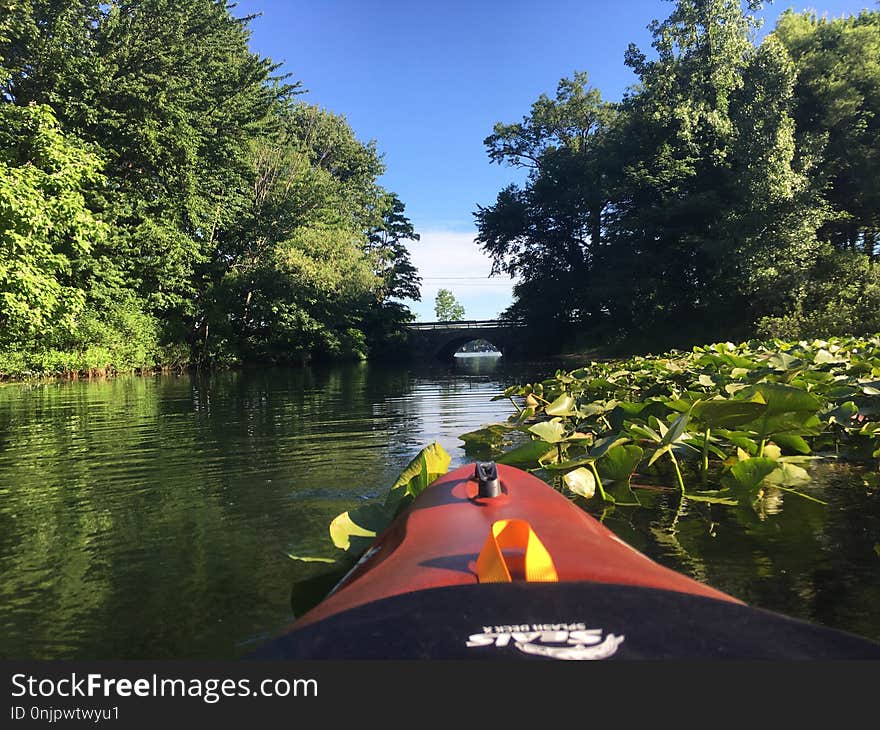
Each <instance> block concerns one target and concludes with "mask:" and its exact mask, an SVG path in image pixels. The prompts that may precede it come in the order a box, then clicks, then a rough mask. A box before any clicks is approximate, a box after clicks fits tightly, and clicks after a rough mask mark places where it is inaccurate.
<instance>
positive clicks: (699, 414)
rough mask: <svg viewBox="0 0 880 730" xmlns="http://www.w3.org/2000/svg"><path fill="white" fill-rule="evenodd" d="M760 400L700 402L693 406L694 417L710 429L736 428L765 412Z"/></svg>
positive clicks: (765, 408) (765, 407)
mask: <svg viewBox="0 0 880 730" xmlns="http://www.w3.org/2000/svg"><path fill="white" fill-rule="evenodd" d="M761 400H763V399H761ZM761 400H757V401H752V400H740V399H732V398H731V399H728V400H708V401H700V402H699V403H697V404H696V405H695V406H694V416H695V417H696V418H698V419H700V420H701V421H704V422H705V423H706V424H708V425H709V426H711V427H712V428H717V427H721V428H737V427H738V426H742V425H744V424H746V423H751V422H752V421H754V420H755V419H756V418H758V417H759V416H760V415H761V414H762V413H764V411H766V410H767V404H766V403H763V402H761Z"/></svg>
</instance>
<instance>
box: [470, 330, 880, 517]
mask: <svg viewBox="0 0 880 730" xmlns="http://www.w3.org/2000/svg"><path fill="white" fill-rule="evenodd" d="M498 397H499V398H510V400H511V402H512V403H513V405H514V407H515V408H516V412H515V413H514V414H513V415H512V416H511V418H510V419H509V421H508V422H506V423H499V424H493V425H490V426H487V427H485V428H483V429H480V430H478V431H474V432H471V433H467V434H463V435H462V436H461V437H460V438H461V439H462V440H463V441H464V442H465V448H467V449H468V450H469V451H470V452H472V453H474V454H477V455H480V456H482V457H484V458H487V457H491V458H495V459H496V460H497V461H498V462H500V463H508V464H516V465H519V466H522V467H528V468H532V469H536V470H538V471H539V472H540V473H541V474H542V475H543V476H545V477H547V478H550V479H551V481H552V477H553V476H557V477H560V478H561V481H562V483H563V484H564V485H565V486H566V487H567V488H568V489H570V490H571V491H573V492H575V493H576V494H579V495H581V496H584V497H587V498H593V497H595V498H597V499H601V500H604V501H606V502H616V503H620V504H638V502H639V500H638V498H637V496H636V494H635V493H634V492H633V490H632V489H631V486H630V484H631V479H632V477H633V474H634V473H637V472H638V473H640V474H641V475H642V476H643V477H648V478H650V477H654V478H656V479H659V480H660V482H661V483H667V484H670V483H671V484H675V485H676V486H677V488H678V489H679V490H680V491H681V493H682V496H684V497H687V498H689V499H693V500H701V501H708V502H715V503H720V504H727V505H741V506H744V507H747V508H754V509H756V510H758V511H761V510H762V509H764V507H765V505H766V503H767V502H768V501H769V500H771V499H778V498H779V495H780V493H786V492H795V493H798V488H799V487H802V486H803V485H804V484H806V483H808V482H809V481H810V476H809V471H808V469H807V468H805V467H808V466H809V463H810V462H812V461H814V460H816V459H838V458H844V459H846V460H849V461H857V462H863V463H866V464H868V465H871V466H874V467H876V465H877V460H878V459H880V338H878V337H872V338H869V339H857V338H851V337H849V338H831V339H829V340H813V341H810V342H808V341H799V342H782V341H779V340H772V341H766V342H761V341H752V342H746V343H742V344H738V345H734V344H731V343H719V344H713V345H708V346H701V347H694V348H693V350H692V351H690V352H686V351H671V352H669V353H666V354H665V355H662V356H649V357H643V356H637V357H632V358H630V359H628V360H621V361H609V362H591V363H590V364H589V365H587V366H585V367H581V368H578V369H576V370H573V371H570V372H564V371H557V372H556V374H555V376H554V377H551V378H548V379H546V380H544V381H542V382H539V383H532V384H524V385H514V386H511V387H510V388H508V389H507V390H506V391H505V393H504V394H503V395H501V396H498ZM876 476H877V475H876V473H874V475H873V478H874V479H876ZM875 486H876V485H875ZM800 496H805V495H802V494H801V495H800ZM808 498H812V497H808Z"/></svg>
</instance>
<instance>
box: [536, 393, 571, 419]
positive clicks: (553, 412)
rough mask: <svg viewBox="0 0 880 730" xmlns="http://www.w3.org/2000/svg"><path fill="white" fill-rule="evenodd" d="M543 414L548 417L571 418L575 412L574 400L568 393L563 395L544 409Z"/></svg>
mask: <svg viewBox="0 0 880 730" xmlns="http://www.w3.org/2000/svg"><path fill="white" fill-rule="evenodd" d="M544 412H545V413H546V414H547V415H548V416H571V415H574V414H575V413H576V412H577V410H576V409H575V405H574V398H572V397H571V396H570V395H569V394H568V393H563V394H562V395H561V396H559V397H558V398H557V399H556V400H554V401H553V402H552V403H551V404H550V405H549V406H547V407H546V408H545V409H544Z"/></svg>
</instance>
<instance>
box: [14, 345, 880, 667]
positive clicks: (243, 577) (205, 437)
mask: <svg viewBox="0 0 880 730" xmlns="http://www.w3.org/2000/svg"><path fill="white" fill-rule="evenodd" d="M554 369H555V366H553V365H551V364H544V365H541V364H528V365H526V364H510V365H507V364H505V363H504V360H503V359H501V360H499V359H497V358H487V357H473V358H457V359H456V362H455V363H453V364H450V365H436V366H424V367H421V366H419V367H400V368H394V367H388V366H387V365H382V366H379V365H373V364H358V365H348V366H340V367H332V368H298V369H263V370H253V371H243V372H227V373H219V374H212V375H161V376H158V375H157V376H153V377H136V376H130V377H119V378H115V379H109V380H99V381H92V382H85V381H80V382H58V383H44V384H36V385H35V384H7V385H3V386H0V657H3V658H46V659H50V658H78V659H99V658H229V657H236V656H240V655H242V654H244V653H246V652H248V651H249V650H251V649H253V648H255V647H256V646H257V645H258V643H259V642H261V641H263V640H264V639H266V638H268V637H269V636H271V635H272V633H273V632H274V631H276V630H277V629H278V628H279V627H281V626H283V625H284V624H286V623H287V622H289V621H290V620H291V619H292V614H291V608H290V588H291V584H292V582H293V580H294V579H295V578H297V577H298V576H299V575H300V573H299V572H298V571H301V570H302V564H298V563H295V562H294V561H292V560H290V559H289V558H288V557H287V556H288V554H290V553H293V554H300V555H308V554H328V549H327V545H328V537H327V524H328V523H329V521H330V520H331V519H332V518H333V517H334V516H335V515H336V514H338V513H339V512H341V511H344V510H345V509H347V508H349V507H350V506H351V505H352V504H353V503H355V502H357V501H358V500H361V499H363V498H369V497H373V496H376V495H379V494H381V493H383V492H384V491H385V490H386V489H387V488H388V486H390V484H391V483H392V481H393V480H394V478H395V477H396V476H397V474H398V473H399V472H400V470H401V469H402V468H403V467H404V466H405V465H406V464H407V463H408V462H409V460H410V459H411V458H412V457H413V456H414V455H415V454H416V453H417V452H418V451H419V449H421V448H422V447H423V446H425V445H427V444H428V443H430V442H432V441H439V442H440V443H441V444H442V445H443V446H444V448H446V450H447V451H449V453H450V454H451V455H452V459H453V466H456V465H460V464H463V463H466V462H469V461H471V460H472V459H471V458H470V457H469V456H467V455H466V454H465V453H464V451H463V450H462V449H461V448H460V445H461V442H460V441H459V440H458V438H457V436H458V435H459V434H461V433H464V432H466V431H470V430H473V429H475V428H479V427H480V426H481V425H483V424H486V423H490V422H492V421H497V420H502V419H504V418H506V417H507V416H508V415H509V408H508V405H509V404H508V405H506V402H505V401H495V402H493V401H492V400H491V398H492V396H494V395H496V394H498V393H499V392H500V391H501V390H502V389H503V388H504V387H506V386H507V385H509V384H511V383H513V382H517V381H522V380H536V379H539V378H541V377H545V376H548V375H551V374H552V372H553V370H554ZM812 489H813V490H814V493H816V494H820V493H821V495H822V497H823V498H824V499H826V500H828V501H829V505H828V506H827V507H823V506H821V505H817V504H813V503H810V502H807V501H805V500H798V499H796V498H794V497H786V500H785V502H784V503H780V504H779V505H778V510H777V511H776V513H775V514H769V515H767V516H765V517H764V518H763V519H762V518H759V517H758V516H757V515H753V514H751V513H745V512H743V511H741V510H730V509H724V508H721V509H720V510H715V509H710V508H708V507H707V506H706V505H699V506H697V505H694V506H693V508H692V509H689V511H687V512H686V513H685V514H684V515H683V516H682V517H681V519H680V520H679V523H678V530H677V532H676V533H675V534H671V533H670V532H669V530H668V525H669V523H670V520H671V517H670V515H671V514H674V512H675V510H676V507H677V499H676V498H675V494H674V493H673V492H656V491H648V490H645V494H646V499H644V500H643V501H645V502H646V503H647V504H648V505H649V507H648V508H642V509H632V508H628V509H626V510H624V509H619V510H616V511H613V512H610V513H606V514H605V515H604V519H605V524H606V525H608V526H609V527H610V528H611V529H613V530H615V531H616V532H617V533H618V534H619V535H620V536H621V537H623V538H624V539H625V540H627V541H629V542H630V543H631V544H633V545H634V546H635V547H637V548H638V549H640V550H642V551H643V552H645V553H647V554H649V555H650V556H651V557H653V558H654V559H655V560H658V561H660V562H663V563H665V564H667V565H669V566H671V567H673V568H676V569H678V570H681V571H684V572H686V573H688V574H690V575H692V576H695V577H697V578H698V579H700V580H704V581H706V582H709V583H711V584H712V585H714V586H716V587H717V588H720V589H722V590H725V591H727V592H729V593H732V594H733V595H735V596H737V597H739V598H741V599H743V600H745V601H748V602H750V603H752V604H754V605H758V606H762V607H765V608H769V609H772V610H778V611H782V612H784V613H787V614H789V615H793V616H797V617H800V618H804V619H807V620H810V621H814V622H817V623H823V624H826V625H829V626H834V627H836V628H842V629H846V630H850V631H854V632H856V633H860V634H862V635H866V636H870V637H872V638H875V639H880V608H878V606H880V554H878V551H880V547H878V546H877V543H878V542H880V495H878V494H876V493H872V492H871V491H870V490H868V489H867V488H866V487H865V486H864V485H863V484H862V481H861V479H860V478H859V477H858V475H856V474H854V473H853V472H851V471H850V470H848V469H846V468H843V467H840V466H826V467H822V468H820V469H819V470H818V472H817V481H816V483H815V486H814V487H813V488H812ZM596 514H597V515H601V512H599V513H596ZM329 552H332V548H330V550H329Z"/></svg>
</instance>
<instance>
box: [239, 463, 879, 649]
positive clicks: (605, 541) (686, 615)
mask: <svg viewBox="0 0 880 730" xmlns="http://www.w3.org/2000/svg"><path fill="white" fill-rule="evenodd" d="M252 657H253V658H258V659H309V658H322V659H350V658H363V659H383V658H395V659H406V658H436V659H464V658H468V659H505V658H506V659H509V658H531V659H534V658H545V659H546V658H552V659H563V660H584V659H602V658H611V657H614V658H630V659H633V658H736V659H758V658H768V659H769V658H772V659H799V658H800V659H812V658H828V659H842V658H849V659H851V658H875V659H880V644H877V643H875V642H872V641H870V640H868V639H865V638H862V637H859V636H855V635H852V634H849V633H846V632H841V631H836V630H833V629H830V628H826V627H821V626H817V625H813V624H811V623H807V622H803V621H800V620H797V619H793V618H789V617H786V616H783V615H781V614H777V613H773V612H770V611H765V610H761V609H757V608H753V607H750V606H747V605H745V604H744V603H742V602H741V601H739V600H737V599H736V598H734V597H733V596H730V595H727V594H726V593H723V592H721V591H719V590H716V589H714V588H712V587H711V586H708V585H705V584H704V583H700V582H698V581H696V580H693V579H692V578H689V577H687V576H685V575H682V574H681V573H678V572H676V571H673V570H670V569H669V568H666V567H663V566H661V565H659V564H658V563H655V562H654V561H653V560H651V559H650V558H648V557H646V556H645V555H643V554H642V553H640V552H638V551H637V550H635V549H634V548H632V547H631V546H629V545H628V544H627V543H625V542H624V541H622V540H621V539H620V538H618V537H617V536H616V535H615V534H614V533H613V532H611V531H610V530H608V529H607V528H606V527H604V526H603V525H601V524H600V523H599V522H598V521H597V520H595V519H594V518H593V517H591V516H590V515H589V514H587V513H586V512H585V511H584V510H582V509H580V508H579V507H578V506H577V505H575V504H573V503H572V502H570V501H569V500H568V499H567V498H566V497H564V496H563V495H562V494H560V493H559V492H557V491H555V490H554V489H552V488H551V487H549V486H548V485H547V484H545V483H544V482H542V481H540V480H539V479H537V478H536V477H534V476H532V475H531V474H529V473H527V472H524V471H522V470H520V469H516V468H514V467H511V466H505V465H497V467H496V465H495V464H494V463H491V462H489V463H477V464H471V465H468V466H464V467H461V468H459V469H456V470H454V471H451V472H449V473H448V474H446V475H445V476H443V477H441V478H440V479H438V480H436V481H435V482H434V483H433V484H432V485H431V486H430V487H428V488H427V489H426V490H425V491H424V492H423V493H422V494H420V495H419V496H418V497H417V498H416V499H415V500H414V501H413V503H412V504H410V505H409V506H408V507H407V508H406V509H405V510H404V511H403V512H402V513H401V514H399V515H398V516H397V518H396V519H395V520H394V521H393V523H392V524H391V525H390V526H389V527H388V529H387V530H385V531H384V532H383V533H382V534H381V535H380V536H379V537H378V538H377V539H376V540H375V542H374V543H373V545H372V546H371V547H370V549H368V550H367V552H366V553H365V554H364V556H363V557H362V558H361V560H360V561H359V562H358V564H357V565H356V566H355V567H354V568H353V569H352V570H351V571H350V572H349V574H348V575H346V576H345V578H343V580H342V581H341V582H340V583H339V584H338V585H337V586H336V587H335V588H334V589H333V591H331V593H330V595H328V596H327V597H326V598H325V599H324V600H323V601H322V602H321V603H320V604H319V605H318V606H316V607H315V608H313V609H312V610H311V611H308V612H307V613H306V614H304V615H303V616H302V617H301V618H299V619H298V620H297V621H295V622H294V623H293V624H292V625H291V626H289V627H287V629H286V630H285V631H284V632H283V633H282V635H281V636H279V637H278V638H276V639H275V640H273V641H272V642H270V643H269V644H267V645H266V646H264V647H263V648H262V649H260V650H259V651H257V652H256V653H255V654H253V655H252Z"/></svg>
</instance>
